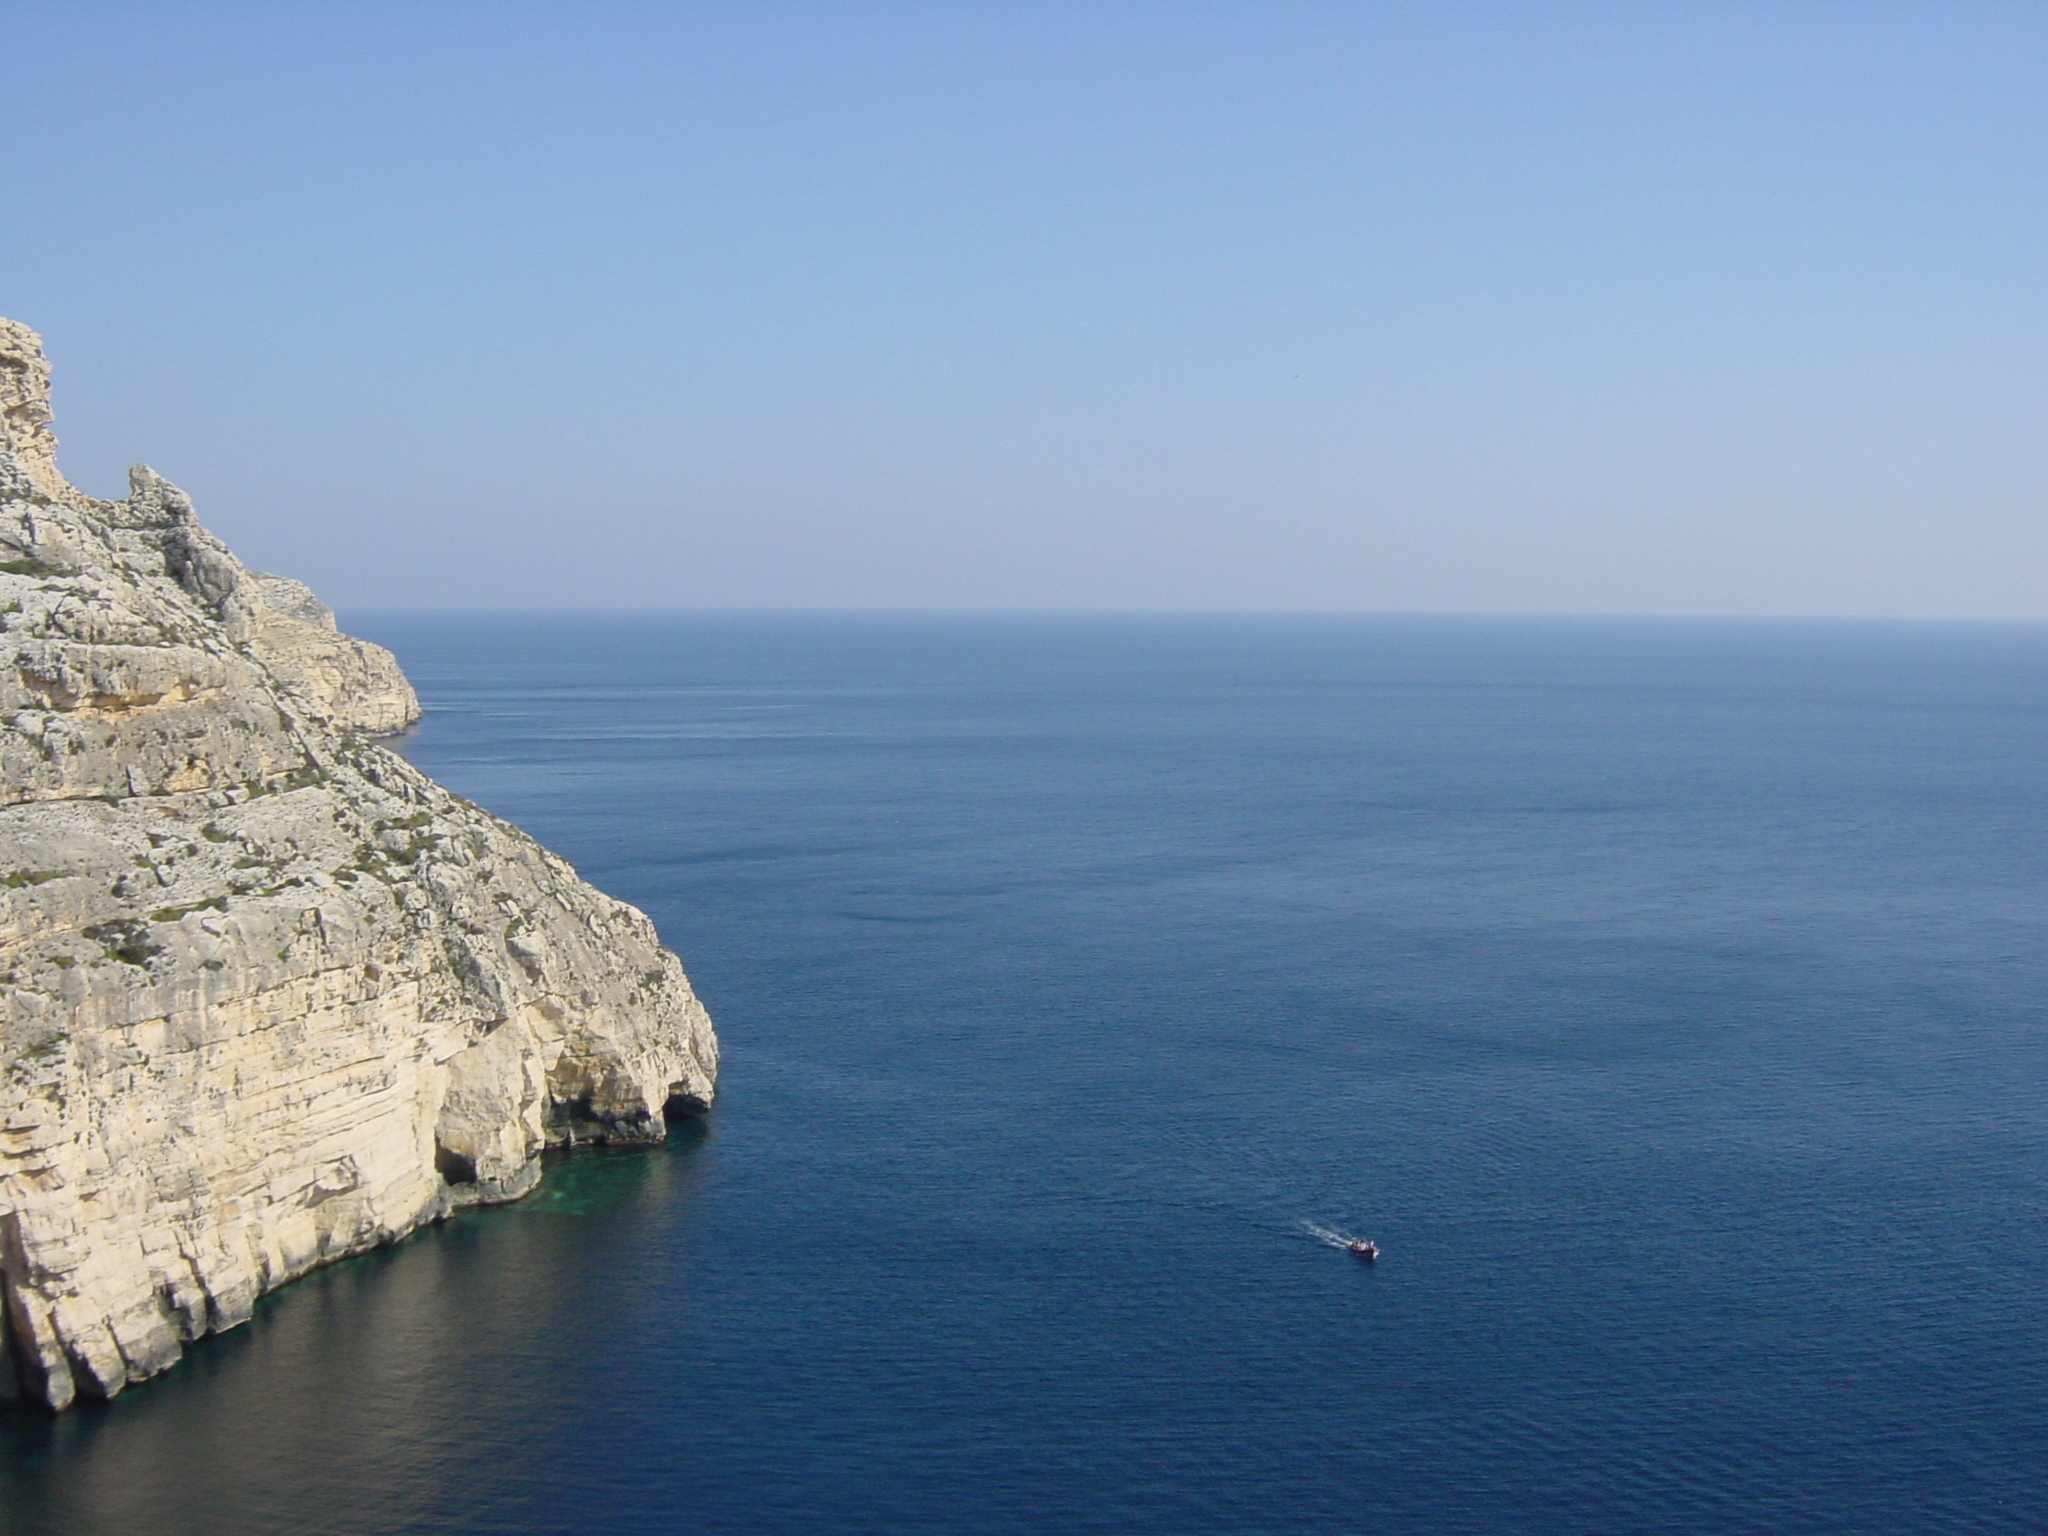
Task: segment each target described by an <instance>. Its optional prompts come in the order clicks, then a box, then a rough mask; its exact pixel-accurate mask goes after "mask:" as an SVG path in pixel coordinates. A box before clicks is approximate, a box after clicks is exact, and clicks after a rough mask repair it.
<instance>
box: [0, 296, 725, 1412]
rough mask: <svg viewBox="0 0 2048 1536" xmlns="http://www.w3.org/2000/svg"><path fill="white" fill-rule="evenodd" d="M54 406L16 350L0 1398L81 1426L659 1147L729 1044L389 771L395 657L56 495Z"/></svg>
mask: <svg viewBox="0 0 2048 1536" xmlns="http://www.w3.org/2000/svg"><path fill="white" fill-rule="evenodd" d="M48 380H49V369H48V365H47V363H46V362H45V361H44V358H43V353H42V345H41V342H40V340H39V338H38V337H37V336H36V334H35V333H34V332H33V331H31V330H29V329H28V328H27V327H25V326H21V325H17V324H15V323H14V322H12V321H6V320H0V1402H4V1401H10V1400H27V1401H36V1402H42V1403H45V1404H48V1405H49V1406H51V1407H53V1408H62V1407H65V1406H66V1405H68V1404H69V1403H71V1402H72V1401H73V1400H74V1399H75V1398H76V1397H77V1396H79V1395H81V1394H84V1395H89V1396H98V1397H106V1396H111V1395H112V1394H114V1393H116V1392H118V1391H120V1390H121V1388H122V1387H123V1386H125V1385H126V1384H127V1383H129V1382H132V1381H139V1380H141V1379H142V1378H144V1377H146V1376H150V1375H153V1374H155V1373H156V1372H158V1371H161V1370H163V1369H164V1368H165V1367H167V1366H169V1365H170V1364H172V1363H173V1362H174V1361H175V1360H176V1359H177V1358H178V1356H179V1355H180V1354H181V1353H182V1352H183V1349H184V1347H185V1345H186V1344H187V1343H188V1342H189V1341H191V1340H193V1339H196V1338H198V1337H200V1336H201V1335H203V1334H206V1333H211V1332H214V1331H217V1330H219V1329H222V1328H229V1327H232V1326H234V1325H235V1324H236V1323H239V1322H241V1321H242V1320H243V1319H245V1318H247V1317H248V1316H249V1313H250V1309H251V1306H252V1305H253V1304H254V1302H255V1300H256V1298H257V1297H258V1296H260V1295H262V1294H263V1293H264V1292H265V1291H268V1290H271V1289H273V1288H275V1287H276V1286H279V1285H282V1284H283V1283H285V1282H286V1281H288V1280H290V1279H292V1278H294V1277H295V1276H297V1275H300V1274H303V1273H304V1272H305V1271H307V1270H308V1269H311V1268H313V1267H314V1266H316V1265H319V1264H322V1263H325V1262H327V1261H329V1260H332V1259H337V1258H341V1257H344V1256H346V1255H348V1254H352V1253H358V1252H361V1251H363V1250H365V1249H368V1248H371V1247H375V1246H376V1245H378V1244H381V1243H388V1242H391V1241H393V1240H395V1239H396V1238H398V1237H400V1236H403V1235H404V1234H405V1233H407V1232H409V1231H411V1230H413V1229H414V1228H416V1227H418V1226H420V1225H421V1224H422V1223H425V1222H430V1221H434V1220H436V1219H438V1218H440V1217H441V1216H444V1215H446V1214H447V1213H448V1212H449V1211H450V1210H452V1209H454V1208H456V1207H458V1206H461V1205H465V1204H472V1203H477V1202H481V1201H491V1200H504V1199H511V1198H515V1197H516V1196H518V1195H520V1194H523V1193H524V1192H525V1191H527V1190H528V1189H530V1188H532V1186H533V1184H534V1183H535V1182H536V1181H537V1180H538V1178H539V1174H540V1166H539V1161H538V1158H539V1154H540V1152H541V1151H542V1149H543V1148H545V1147H548V1146H553V1145H561V1144H565V1143H578V1142H614V1143H616V1142H651V1141H657V1140H659V1139H660V1138H661V1136H662V1135H663V1134H664V1131H665V1119H664V1117H665V1115H666V1114H669V1113H673V1112H676V1111H678V1110H696V1109H700V1108H702V1107H703V1106H704V1105H705V1104H707V1103H708V1102H709V1100H710V1097H711V1093H712V1084H713V1078H714V1075H715V1073H716V1070H717V1046H716V1043H715V1041H714V1039H713V1036H712V1032H711V1024H710V1020H709V1019H708V1018H707V1017H706V1015H705V1013H704V1010H703V1008H702V1007H701V1005H699V1003H698V1002H697V1000H696V998H695V997H694V996H693V995H692V994H691V992H690V988H689V983H688V981H687V980H686V979H685V978H684V975H683V971H682V967H681V965H680V964H679V963H678V962H677V960H676V958H675V956H674V955H672V954H670V953H669V952H668V951H667V950H665V949H663V948H662V947H661V943H660V940H659V939H658V937H657V936H656V934H655V931H654V927H653V925H652V924H651V923H650V922H649V921H648V920H647V918H646V917H645V916H643V915H642V914H641V913H640V912H638V911H636V910H634V909H633V908H632V907H629V906H627V905H625V904H624V903H623V902H619V901H614V900H612V899H611V898H610V897H607V896H605V895H603V894H602V893H601V892H599V891H597V890H594V889H593V888H592V887H590V886H588V885H586V884H584V883H583V882H582V881H581V880H579V879H578V878H577V877H576V873H575V871H574V870H572V869H571V868H570V867H569V866H568V865H567V864H565V863H563V862H562V861H561V860H560V859H558V858H556V857H554V856H553V855H552V854H550V853H548V852H547V851H546V850H545V849H543V848H542V847H540V845H539V844H537V843H535V842H534V841H533V840H532V839H531V838H528V837H527V836H525V835H524V834H523V833H521V832H520V831H519V830H518V829H517V828H515V827H512V826H510V825H508V824H507V823H505V822H503V821H500V820H498V819H497V818H496V817H494V816H491V815H490V814H488V813H487V812H485V811H483V810H481V809H479V808H478V807H476V806H474V805H471V804H470V803H468V802H467V801H465V800H462V799H461V798H459V797H457V796H455V795H453V794H450V793H449V792H448V791H447V790H444V789H442V788H441V787H440V786H439V785H437V784H435V783H434V782H433V781H432V780H430V779H428V778H427V777H426V776H425V775H424V774H421V773H420V772H418V771H417V770H416V769H414V768H413V767H412V766H411V765H410V764H408V763H407V762H405V761H404V760H403V759H402V758H399V757H397V756H396V755H394V754H393V753H390V752H388V751H385V750H384V749H383V748H381V747H379V746H377V745H375V744H374V743H373V742H371V741H369V740H367V739H366V737H367V736H368V735H371V734H375V733H380V732H388V731H392V730H396V729H398V728H400V727H402V726H404V725H405V724H407V723H409V722H410V721H411V720H413V719H414V718H416V717H417V715H418V704H417V702H416V701H415V700H414V698H413V693H412V689H411V688H410V686H408V685H407V683H406V681H405V678H404V675H403V674H402V673H401V672H400V671H399V668H398V664H397V662H396V661H395V660H394V659H393V658H392V657H391V655H390V653H389V652H387V651H384V650H382V649H380V648H379V647H376V646H373V645H369V644H367V643H365V642H363V641H359V640H354V639H351V638H350V637H348V636H347V635H343V634H341V633H340V632H339V631H338V630H337V629H336V628H335V626H334V616H333V615H332V614H331V613H329V612H328V610H327V609H326V608H324V607H323V606H322V605H321V604H320V603H319V602H318V601H317V600H316V599H315V598H314V597H313V594H312V593H311V592H310V591H308V590H307V589H306V588H305V587H304V586H302V585H300V584H299V583H298V582H295V581H290V580H287V579H284V578H281V577H275V576H269V575H266V574H264V573H261V572H256V571H250V570H247V569H245V568H244V567H243V566H242V565H241V564H240V563H239V562H238V561H237V560H236V559H235V558H234V556H233V555H231V554H230V553H229V552H228V551H227V549H226V548H225V547H224V546H223V545H222V544H221V543H220V542H219V541H218V540H217V539H215V538H214V537H213V536H212V535H211V534H209V533H207V532H206V530H205V529H204V528H202V527H201V526H200V525H199V523H198V521H197V519H196V518H195V517H194V515H193V511H192V505H191V502H190V501H189V500H188V499H187V498H186V497H185V495H184V494H183V493H182V492H180V491H179V490H178V489H177V487H176V486H174V485H172V484H170V483H169V482H168V481H166V480H164V479H162V478H161V477H159V476H158V475H156V474H155V473H153V472H152V471H150V470H149V469H148V468H146V467H137V468H136V469H135V470H134V471H132V472H131V475H130V486H131V491H132V494H131V495H130V496H129V497H128V498H127V499H126V500H124V501H100V500H96V499H94V498H92V497H88V496H86V495H84V494H83V493H82V492H80V491H78V490H77V489H76V488H75V487H73V486H71V485H70V484H68V483H67V482H66V481H65V480H64V479H63V477H62V476H61V475H60V474H59V473H58V470H57V461H56V452H55V449H56V443H55V439H54V438H53V437H52V436H51V432H50V421H51V413H50V409H49V391H48Z"/></svg>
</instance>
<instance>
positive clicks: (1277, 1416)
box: [0, 614, 2048, 1536]
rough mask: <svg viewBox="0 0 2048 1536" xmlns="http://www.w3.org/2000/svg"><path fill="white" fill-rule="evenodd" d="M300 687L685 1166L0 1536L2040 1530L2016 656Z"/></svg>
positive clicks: (670, 643) (1822, 629)
mask: <svg viewBox="0 0 2048 1536" xmlns="http://www.w3.org/2000/svg"><path fill="white" fill-rule="evenodd" d="M354 627H355V628H356V629H357V631H358V632H360V633H364V634H367V635H369V636H370V637H372V638H374V639H378V640H380V641H383V642H384V643H386V644H388V645H390V646H392V647H393V648H394V649H395V650H397V652H398V653H399V655H400V657H401V659H402V660H403V661H404V663H405V665H406V667H407V669H408V671H409V672H410V673H411V675H412V677H413V678H414V679H415V681H416V682H417V683H418V685H419V687H420V690H421V693H422V695H423V696H424V698H425V700H426V703H427V705H428V707H429V711H430V712H429V714H428V717H427V719H426V722H425V723H424V725H423V726H422V727H421V728H420V729H419V730H418V731H417V733H416V734H415V735H414V736H412V737H411V738H410V739H409V740H407V741H406V742H405V743H404V744H403V750H404V751H406V752H407V753H408V754H409V755H410V756H411V757H412V758H413V759H414V760H415V761H416V762H418V763H420V764H421V765H422V766H423V767H425V768H426V769H427V770H428V771H430V772H432V773H433V774H435V775H437V776H438V777H440V778H441V779H442V780H443V781H444V782H446V783H448V784H449V785H451V786H452V787H454V788H455V789H457V790H459V791H460V792H461V793H463V794H465V795H468V796H470V797H471V798H473V799H475V800H478V801H480V802H481V803H483V804H484V805H486V806H488V807H490V808H491V809H493V810H495V811H497V812H500V813H501V814H503V815H505V816H507V817H509V818H511V819H512V820H514V821H516V822H518V823H520V824H521V825H522V826H524V827H526V828H528V829H529V830H531V831H532V832H533V833H534V834H535V835H537V836H538V837H540V838H541V839H542V840H543V841H545V842H547V843H548V844H549V845H551V846H552V847H554V848H555V849H557V850H558V851H560V852H561V853H563V854H565V855H566V856H567V857H569V858H570V859H572V860H573V861H574V862H575V863H576V864H577V865H578V866H579V867H580V868H581V869H582V870H583V872H584V873H585V874H586V875H587V876H588V877H589V878H590V879H591V880H593V881H595V882H596V883H597V884H599V885H600V886H602V887H604V888H605V889H607V890H609V891H612V892H614V893H616V894H617V895H619V896H622V897H624V898H626V899H627V900H629V901H632V902H634V903H636V904H638V905H640V906H642V907H644V908H645V909H646V910H647V911H648V912H650V913H651V914H653V916H654V917H655V919H656V920H657V921H658V923H659V924H660V926H661V930H662V932H663V934H664V935H665V937H666V938H667V940H668V942H669V943H670V944H671V945H672V946H673V947H674V948H675V949H676V950H678V951H679V952H680V953H681V954H682V956H683V958H684V961H685V963H686V964H687V965H688V967H689V969H690V972H691V975H692V976H693V978H694V979H695V981H696V984H697V986H698V988H699V990H700V991H701V993H702V994H703V996H704V997H705V999H706V1001H707V1003H708V1004H709V1006H710V1008H711V1010H712V1014H713V1016H714V1018H715V1019H716V1020H717V1022H718V1025H719V1029H720V1032H721V1035H722V1038H723V1041H724V1046H725V1051H726V1064H725V1074H724V1078H723V1083H722V1093H721V1098H720V1102H719V1104H718V1105H717V1107H716V1109H715V1110H714V1111H713V1112H712V1114H711V1115H710V1116H709V1117H708V1119H706V1120H705V1121H703V1122H699V1123H693V1124H691V1125H688V1126H684V1127H682V1128H680V1129H678V1130H677V1131H676V1132H675V1134H674V1135H673V1136H672V1137H671V1139H670V1142H669V1144H668V1146H667V1147H665V1148H663V1149H659V1150H655V1151H650V1152H642V1153H611V1154H605V1153H594V1154H588V1155H581V1156H577V1157H573V1158H568V1159H564V1160H561V1161H559V1162H557V1163H555V1164H554V1165H553V1168H552V1171H551V1173H550V1175H549V1178H548V1180H547V1182H546V1184H545V1185H544V1186H543V1188H542V1189H541V1191H540V1192H539V1193H538V1194H536V1195H535V1196H534V1197H533V1198H531V1199H529V1200H528V1201H526V1202H525V1203H523V1204H521V1205H518V1206H514V1207H510V1208H505V1209H501V1210H495V1211H486V1212H474V1213H470V1214H466V1215H464V1216H462V1217H460V1218H458V1219H456V1220H453V1221H451V1222H448V1223H446V1224H445V1225H443V1226H441V1227H438V1228H436V1229H434V1230H431V1231H429V1232H425V1233H422V1234H420V1235H419V1236H417V1237H415V1238H413V1239H412V1240H410V1241H408V1242H406V1243H404V1244H401V1245H399V1246H397V1247H395V1248H393V1249H390V1250H388V1251H385V1252H381V1253H378V1254H375V1255H372V1256H370V1257H368V1258H364V1259H361V1260H356V1261H352V1262H349V1263H346V1264H342V1265H338V1266H335V1267H333V1268H331V1269H328V1270H325V1271H323V1272H321V1273H319V1274H317V1275H315V1276H313V1277H311V1278H309V1279H307V1280H305V1281H303V1282H301V1283H299V1284H297V1285H295V1286H292V1287H290V1288H289V1289H287V1290H286V1291H284V1292H282V1293H280V1294H279V1295H277V1296H275V1297H273V1298H272V1299H270V1300H269V1301H268V1302H266V1303H265V1304H264V1305H263V1306H262V1308H261V1309H260V1311H259V1313H258V1316H257V1318H256V1320H255V1321H254V1322H253V1323H252V1324H250V1325H249V1326H247V1327H245V1328H242V1329H240V1330H238V1331H236V1332H234V1333H232V1334H229V1335H226V1336H223V1337H221V1338H218V1339H214V1340H211V1341H208V1342H206V1343H204V1344H202V1345H200V1346H199V1347H197V1348H195V1349H194V1350H193V1351H192V1353H191V1355H190V1357H189V1358H188V1359H187V1361H186V1362H185V1363H184V1364H183V1365H182V1366H180V1367H179V1368H178V1369H177V1370H175V1371H173V1372H172V1373H170V1374H169V1375H168V1376H166V1377H164V1378H161V1379H160V1380H158V1381H155V1382H153V1383H150V1384H148V1385H145V1386H143V1387H140V1388H138V1389H135V1390H133V1391H131V1392H129V1393H128V1394H126V1395H124V1396H123V1397H122V1398H120V1399H119V1400H117V1401H116V1402H114V1403H112V1404H110V1405H104V1406H96V1407H90V1408H87V1409H86V1410H84V1411H81V1412H78V1413H75V1414H72V1415H70V1416H67V1417H65V1418H63V1419H59V1420H50V1419H46V1418H38V1417H32V1416H19V1415H17V1416H14V1417H11V1418H8V1419H6V1420H4V1422H0V1526H4V1529H5V1530H6V1531H7V1532H9V1533H10V1536H12V1533H16V1532H19V1533H24V1536H26V1533H34V1536H73V1533H92V1536H98V1533H109V1536H112V1533H123V1536H150V1533H157V1532H165V1533H186V1532H191V1533H208V1536H211V1533H222V1536H253V1533H265V1536H270V1533H276V1536H286V1533H290V1536H385V1533H393V1532H476V1533H512V1536H527V1533H531V1536H543V1533H545V1536H589V1533H591V1532H593V1531H639V1532H656V1533H668V1532H676V1533H704V1536H711V1533H733V1536H741V1533H763V1536H766V1533H775V1536H782V1533H791V1536H796V1533H802V1536H840V1533H844V1536H870V1533H871V1536H941V1533H943V1536H1011V1533H1018V1536H1021V1533H1045V1536H1092V1533H1104V1536H1107V1533H1118V1536H1123V1533H1129V1536H1188V1533H1224V1536H1307V1533H1318V1536H1326V1533H1331V1532H1340V1533H1342V1532H1367V1531H1370V1532H1374V1533H1383V1532H1392V1533H1401V1536H1451V1533H1499V1532H1510V1533H1513V1532H1534V1533H1548V1532H1558V1533H1565V1532H1570V1533H1602V1536H1614V1533H1636V1532H1672V1533H1707V1532H1712V1533H1738V1532H1741V1533H1747V1532H1754V1533H1758V1536H1795V1533H1817V1532H1843V1533H1858V1536H1872V1533H1891V1532H1897V1533H1908V1532H1911V1533H1915V1536H1922V1533H1928V1532H2039V1531H2042V1530H2044V1529H2048V942H2044V941H2048V628H2040V627H2022V626H2012V627H2001V626H1963V625H1941V624H1932V623H1926V624H1904V623H1899V624H1878V623H1867V624H1866V623H1849V622H1826V623H1823V622H1812V623H1777V622H1732V621H1731V622H1722V621H1712V622H1709V621H1650V620H1619V619H1616V620H1565V619H1542V620H1539V619H1514V620H1509V619H1500V620H1473V619H1460V620H1452V619H1430V618H1270V617H1268V618H1216V617H1200V618H1198V617H1142V618H1141V617H1127V618H1119V617H1083V616H1065V617H1021V616H1020V617H961V616H950V617H948V616H809V617H798V616H788V615H781V616H770V615H737V616H735V615H716V616H610V617H598V616H588V615H584V616H567V615H554V616H532V615H520V616H508V615H497V616H475V615H470V616H445V615H444V616H420V615H392V614H381V615H358V616H356V621H355V624H354ZM1304 1222H1310V1223H1316V1224H1319V1225H1322V1226H1325V1227H1330V1228H1334V1229H1341V1230H1344V1231H1347V1232H1356V1233H1359V1234H1364V1235H1369V1236H1371V1237H1373V1238H1376V1239H1377V1240H1378V1241H1379V1243H1380V1245H1381V1248H1382V1257H1381V1259H1380V1261H1379V1263H1378V1264H1377V1265H1366V1264H1362V1263H1359V1262H1358V1261H1356V1260H1354V1259H1352V1258H1350V1257H1348V1256H1347V1255H1346V1254H1344V1253H1342V1252H1340V1251H1337V1250H1335V1249H1332V1248H1330V1247H1328V1246H1326V1245H1324V1244H1322V1243H1320V1242H1318V1241H1316V1240H1314V1239H1313V1238H1312V1237H1310V1236H1308V1235H1305V1233H1304V1231H1303V1229H1302V1223H1304Z"/></svg>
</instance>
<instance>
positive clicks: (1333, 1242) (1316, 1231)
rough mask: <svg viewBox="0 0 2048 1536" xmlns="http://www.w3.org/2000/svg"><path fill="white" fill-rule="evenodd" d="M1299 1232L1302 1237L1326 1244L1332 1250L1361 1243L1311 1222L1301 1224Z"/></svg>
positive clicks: (1345, 1234)
mask: <svg viewBox="0 0 2048 1536" xmlns="http://www.w3.org/2000/svg"><path fill="white" fill-rule="evenodd" d="M1301 1231H1302V1235H1303V1236H1304V1237H1312V1238H1314V1239H1315V1240H1316V1241H1317V1242H1319V1243H1328V1244H1329V1245H1330V1246H1331V1247H1332V1248H1349V1247H1350V1246H1351V1245H1352V1244H1353V1243H1356V1242H1360V1241H1362V1239H1360V1238H1356V1237H1352V1236H1350V1235H1348V1234H1347V1233H1343V1232H1339V1231H1337V1230H1336V1229H1334V1228H1332V1227H1319V1226H1317V1225H1316V1224H1315V1223H1314V1222H1312V1221H1304V1222H1302V1223H1301Z"/></svg>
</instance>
